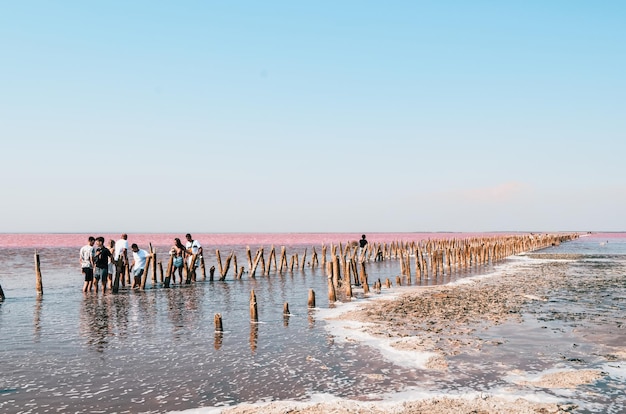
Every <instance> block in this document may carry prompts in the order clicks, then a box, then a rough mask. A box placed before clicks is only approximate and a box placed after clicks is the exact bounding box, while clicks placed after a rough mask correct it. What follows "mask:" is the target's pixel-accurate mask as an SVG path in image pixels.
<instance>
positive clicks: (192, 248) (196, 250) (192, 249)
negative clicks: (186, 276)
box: [185, 233, 202, 267]
mask: <svg viewBox="0 0 626 414" xmlns="http://www.w3.org/2000/svg"><path fill="white" fill-rule="evenodd" d="M185 237H186V238H187V243H186V244H185V249H186V250H187V254H188V255H189V259H188V260H189V266H191V260H192V259H193V255H194V254H195V255H197V256H196V257H197V258H196V265H195V267H198V266H200V256H202V245H201V244H200V242H199V241H198V240H194V239H193V238H192V237H191V234H189V233H187V234H186V235H185Z"/></svg>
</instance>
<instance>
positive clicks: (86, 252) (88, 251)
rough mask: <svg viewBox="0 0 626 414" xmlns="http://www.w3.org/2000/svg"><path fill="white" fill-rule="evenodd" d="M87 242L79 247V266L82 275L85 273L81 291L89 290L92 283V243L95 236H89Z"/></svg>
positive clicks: (94, 240)
mask: <svg viewBox="0 0 626 414" xmlns="http://www.w3.org/2000/svg"><path fill="white" fill-rule="evenodd" d="M88 242H89V243H88V244H86V245H84V246H83V247H81V248H80V267H81V270H82V272H83V275H85V283H84V285H83V292H87V291H91V286H92V284H93V263H94V262H93V256H94V250H93V244H94V243H95V242H96V239H95V237H93V236H89V239H88Z"/></svg>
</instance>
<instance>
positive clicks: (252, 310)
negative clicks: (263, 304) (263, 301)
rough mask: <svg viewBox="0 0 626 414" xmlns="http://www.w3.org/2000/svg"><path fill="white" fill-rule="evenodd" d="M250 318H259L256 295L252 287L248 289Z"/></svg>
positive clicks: (255, 319)
mask: <svg viewBox="0 0 626 414" xmlns="http://www.w3.org/2000/svg"><path fill="white" fill-rule="evenodd" d="M250 320H251V321H253V322H257V321H258V320H259V313H258V310H257V305H256V295H255V294H254V289H252V290H251V291H250Z"/></svg>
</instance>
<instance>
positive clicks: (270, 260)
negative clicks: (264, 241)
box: [235, 244, 278, 274]
mask: <svg viewBox="0 0 626 414" xmlns="http://www.w3.org/2000/svg"><path fill="white" fill-rule="evenodd" d="M267 263H268V265H267V273H268V274H269V273H270V271H271V270H272V264H273V265H274V271H277V270H278V266H276V247H274V245H273V244H272V249H271V250H270V257H269V258H268V259H267ZM235 269H237V267H236V266H235Z"/></svg>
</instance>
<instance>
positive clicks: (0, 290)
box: [0, 285, 4, 302]
mask: <svg viewBox="0 0 626 414" xmlns="http://www.w3.org/2000/svg"><path fill="white" fill-rule="evenodd" d="M3 300H4V291H3V290H2V286H1V285H0V302H2V301H3Z"/></svg>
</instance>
